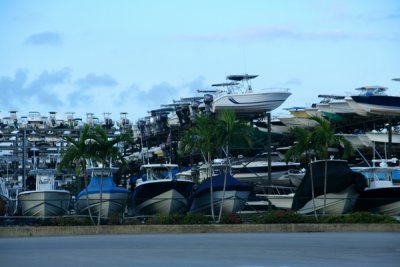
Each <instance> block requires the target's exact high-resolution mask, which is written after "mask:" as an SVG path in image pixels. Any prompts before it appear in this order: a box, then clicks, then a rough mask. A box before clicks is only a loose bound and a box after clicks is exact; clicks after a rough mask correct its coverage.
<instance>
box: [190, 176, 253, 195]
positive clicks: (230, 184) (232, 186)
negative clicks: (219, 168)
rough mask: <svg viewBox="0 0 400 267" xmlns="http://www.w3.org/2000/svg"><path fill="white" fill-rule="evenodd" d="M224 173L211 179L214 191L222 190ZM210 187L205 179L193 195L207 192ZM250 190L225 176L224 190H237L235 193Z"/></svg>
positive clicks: (209, 180) (209, 181)
mask: <svg viewBox="0 0 400 267" xmlns="http://www.w3.org/2000/svg"><path fill="white" fill-rule="evenodd" d="M224 179H225V173H221V174H219V175H216V176H213V177H212V187H213V190H214V191H218V190H222V189H223V187H224ZM210 187H211V179H210V178H207V179H206V180H204V181H203V182H201V183H200V185H199V187H198V188H197V190H196V191H195V193H194V195H199V194H201V193H203V192H209V191H210ZM251 189H252V187H251V186H249V185H244V184H242V183H241V182H239V181H238V180H237V179H235V178H234V177H233V176H232V175H230V174H228V175H227V180H226V190H237V191H250V190H251Z"/></svg>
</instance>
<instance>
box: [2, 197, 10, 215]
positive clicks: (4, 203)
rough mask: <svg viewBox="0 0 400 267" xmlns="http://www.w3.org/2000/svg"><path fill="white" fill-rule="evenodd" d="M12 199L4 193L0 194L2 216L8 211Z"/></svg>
mask: <svg viewBox="0 0 400 267" xmlns="http://www.w3.org/2000/svg"><path fill="white" fill-rule="evenodd" d="M9 203H10V200H9V199H8V198H6V197H5V196H3V195H0V216H4V215H6V214H7V213H8V210H9Z"/></svg>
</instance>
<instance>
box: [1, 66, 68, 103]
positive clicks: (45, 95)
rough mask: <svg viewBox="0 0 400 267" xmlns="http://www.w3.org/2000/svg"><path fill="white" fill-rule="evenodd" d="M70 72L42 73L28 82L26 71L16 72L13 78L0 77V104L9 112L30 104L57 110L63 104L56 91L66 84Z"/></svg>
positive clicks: (66, 70) (64, 70) (65, 70)
mask: <svg viewBox="0 0 400 267" xmlns="http://www.w3.org/2000/svg"><path fill="white" fill-rule="evenodd" d="M69 74H70V71H69V69H63V70H59V71H52V72H48V71H44V72H42V73H41V74H40V75H39V76H38V77H36V78H35V79H33V80H32V81H31V82H28V71H26V70H17V71H16V73H15V75H14V77H6V76H3V77H0V88H2V91H1V93H2V97H1V98H0V104H1V106H2V107H3V109H4V108H7V109H9V110H11V109H16V110H18V109H19V108H27V107H30V105H31V104H32V103H37V104H40V105H41V106H48V107H51V108H58V107H60V105H62V104H63V102H62V101H61V99H60V97H59V95H58V94H57V91H56V90H55V88H57V87H58V86H60V85H63V84H66V83H67V82H68V78H69Z"/></svg>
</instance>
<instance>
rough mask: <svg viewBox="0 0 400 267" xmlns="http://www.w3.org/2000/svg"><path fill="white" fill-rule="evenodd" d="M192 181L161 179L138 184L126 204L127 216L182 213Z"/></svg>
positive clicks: (186, 206)
mask: <svg viewBox="0 0 400 267" xmlns="http://www.w3.org/2000/svg"><path fill="white" fill-rule="evenodd" d="M193 186H194V182H192V181H190V180H187V179H162V180H153V181H148V182H143V183H142V184H140V185H138V186H137V187H136V188H135V190H134V191H133V193H132V194H131V197H130V199H129V204H128V214H129V216H140V215H154V214H163V215H171V214H184V213H185V212H187V211H188V209H189V200H188V199H189V196H190V195H191V193H192V191H193Z"/></svg>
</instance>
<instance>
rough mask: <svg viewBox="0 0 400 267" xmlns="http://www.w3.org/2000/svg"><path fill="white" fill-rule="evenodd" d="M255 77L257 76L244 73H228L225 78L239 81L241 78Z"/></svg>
mask: <svg viewBox="0 0 400 267" xmlns="http://www.w3.org/2000/svg"><path fill="white" fill-rule="evenodd" d="M256 77H258V75H248V74H244V75H229V76H227V77H226V79H228V80H232V81H238V82H240V81H243V80H250V79H254V78H256Z"/></svg>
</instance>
